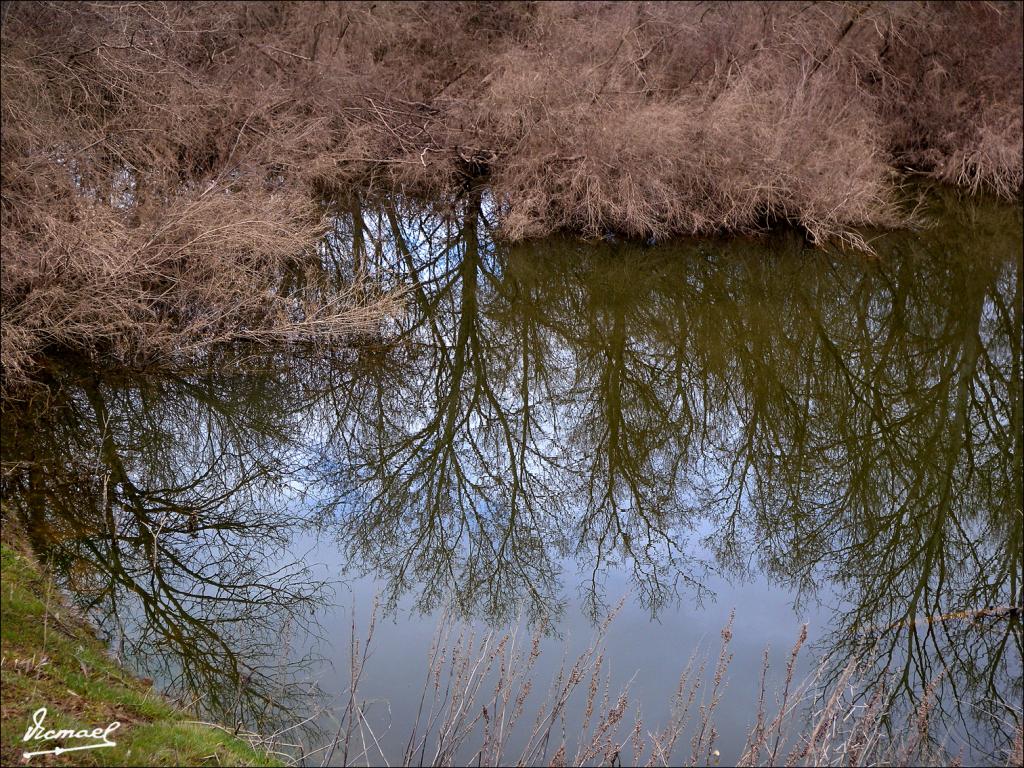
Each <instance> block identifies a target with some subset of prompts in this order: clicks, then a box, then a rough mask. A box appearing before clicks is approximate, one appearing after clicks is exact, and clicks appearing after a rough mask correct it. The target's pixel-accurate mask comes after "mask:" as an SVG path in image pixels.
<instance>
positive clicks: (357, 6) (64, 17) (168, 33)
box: [2, 2, 1022, 377]
mask: <svg viewBox="0 0 1024 768" xmlns="http://www.w3.org/2000/svg"><path fill="white" fill-rule="evenodd" d="M2 13H3V30H2V45H3V47H2V88H3V107H2V128H3V139H2V155H3V169H2V186H3V191H2V223H3V228H4V233H3V249H4V254H5V259H4V270H3V303H4V312H3V328H4V341H3V361H4V370H5V373H6V375H7V376H8V377H10V376H13V375H14V374H16V373H18V372H19V371H23V370H25V368H26V366H28V365H30V361H31V359H32V358H33V356H34V355H36V354H37V353H38V352H39V350H40V349H42V348H44V347H45V346H46V345H49V344H59V345H73V346H74V345H77V346H80V347H82V348H84V349H90V350H91V349H94V348H96V347H97V346H102V345H104V344H107V345H111V346H113V347H117V349H118V354H119V355H120V356H124V355H128V354H129V353H131V354H139V353H141V354H145V353H147V352H154V351H156V352H157V353H158V351H159V350H160V349H161V348H163V347H166V344H168V343H170V340H171V339H173V338H176V336H175V334H177V333H178V332H179V331H180V330H181V328H182V327H184V328H187V329H188V334H187V337H188V338H189V339H191V341H190V342H189V343H199V342H200V339H201V338H202V337H203V335H204V334H206V333H208V332H211V331H212V332H213V333H214V335H215V336H216V337H217V338H226V337H229V336H230V335H231V333H230V332H231V331H232V329H233V330H234V331H239V330H246V331H247V332H250V333H251V332H254V329H255V328H263V329H265V330H269V329H273V328H279V326H278V325H276V321H275V319H274V318H280V317H281V316H283V315H287V314H288V313H289V312H290V311H291V310H289V309H288V307H281V306H275V307H274V309H273V311H268V308H267V306H265V305H266V304H267V301H268V300H267V296H268V291H269V292H270V293H272V291H271V290H270V289H272V288H273V285H274V279H275V276H279V275H280V274H281V270H282V269H283V268H284V266H285V265H286V264H288V263H294V262H295V261H296V260H301V257H302V254H306V255H309V254H311V253H312V252H313V249H314V244H315V241H316V238H317V237H318V234H319V231H320V229H319V227H320V217H319V214H318V213H317V212H316V210H315V209H314V208H313V206H312V204H311V202H310V201H311V200H312V199H313V198H314V195H313V194H311V193H312V192H313V191H314V190H320V191H322V190H324V189H342V190H348V189H350V188H358V189H361V190H363V191H364V192H366V191H368V192H369V193H371V194H372V193H374V192H381V193H395V192H398V193H405V194H415V195H424V196H435V197H443V198H448V199H450V198H452V197H453V196H457V195H458V194H459V193H460V192H461V191H462V190H464V189H465V188H466V186H467V185H471V184H476V183H478V182H479V181H480V180H482V179H486V181H487V183H488V185H489V187H490V189H491V191H492V193H493V195H494V199H495V200H496V202H497V204H498V212H499V214H500V217H501V224H502V227H503V231H504V233H505V235H506V236H507V237H508V238H510V239H518V238H523V237H532V236H540V235H543V234H545V233H548V232H551V231H553V230H559V229H564V230H570V231H574V232H577V233H581V234H584V235H590V236H594V235H601V234H604V233H606V232H608V231H615V232H620V233H623V234H626V235H629V236H635V237H666V236H670V235H673V234H679V233H706V232H712V231H723V230H729V231H745V230H751V229H755V228H758V227H761V226H764V225H766V224H769V223H771V222H772V221H777V220H784V221H790V222H793V223H796V224H798V225H800V226H801V227H803V228H804V229H805V230H806V231H807V233H808V234H809V236H810V237H811V238H812V239H814V240H823V239H830V238H831V239H835V238H839V239H845V240H848V241H850V242H853V243H854V244H863V241H862V240H860V238H859V236H858V235H857V234H856V232H855V230H854V229H853V228H854V227H857V226H859V225H865V224H868V225H884V226H887V225H894V224H898V223H899V222H900V221H901V217H900V214H899V212H898V211H897V209H896V207H895V205H894V203H893V199H894V195H893V190H894V169H898V168H904V167H908V166H909V167H912V168H913V169H914V170H917V171H923V172H927V173H929V174H932V175H934V176H936V177H938V178H941V179H944V180H947V181H950V182H954V183H959V184H963V185H965V186H967V187H969V188H971V189H972V190H979V189H990V190H994V191H996V192H997V193H1000V194H1003V195H1006V196H1012V195H1016V194H1017V193H1018V192H1019V191H1020V188H1021V181H1022V161H1021V142H1022V138H1021V136H1022V128H1021V109H1022V101H1021V92H1022V58H1021V38H1022V33H1021V28H1022V26H1021V4H1020V3H1009V4H993V3H966V4H964V3H957V4H942V3H938V4H913V5H911V4H898V3H893V4H889V3H852V2H851V3H830V4H824V3H799V4H796V3H735V4H731V3H696V4H692V3H677V4H647V3H637V4H618V3H585V4H584V3H536V4H535V3H525V2H524V3H507V4H506V3H343V4H314V3H301V4H298V3H296V4H277V3H258V4H248V3H217V2H213V3H204V2H196V3H130V4H112V3H81V4H58V3H36V2H32V3H9V4H7V5H6V6H4V8H3V11H2ZM270 303H273V302H270ZM370 314H374V313H370ZM370 314H367V313H366V312H365V308H360V309H359V310H358V311H355V312H343V313H341V314H340V315H339V312H338V311H337V309H335V310H334V312H333V315H334V316H336V317H337V318H338V319H339V320H340V318H341V315H344V320H343V321H342V325H343V326H345V327H350V326H351V325H352V324H353V323H354V324H355V325H356V326H359V327H366V326H367V324H368V323H370V321H371V319H372V318H371V317H370ZM376 315H379V312H378V313H376ZM157 341H159V344H158V343H157ZM161 345H163V347H161Z"/></svg>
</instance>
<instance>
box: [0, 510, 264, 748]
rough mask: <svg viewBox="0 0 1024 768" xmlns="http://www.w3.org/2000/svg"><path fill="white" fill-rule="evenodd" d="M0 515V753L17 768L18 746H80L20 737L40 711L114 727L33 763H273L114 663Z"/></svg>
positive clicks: (61, 719) (64, 721)
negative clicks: (97, 742)
mask: <svg viewBox="0 0 1024 768" xmlns="http://www.w3.org/2000/svg"><path fill="white" fill-rule="evenodd" d="M11 531H12V528H11V525H9V524H8V521H6V520H5V521H4V536H5V539H4V543H3V545H2V546H3V551H2V558H3V559H2V566H3V590H2V597H0V600H2V605H3V623H2V627H3V630H2V641H3V652H2V658H3V667H2V669H3V677H2V680H3V708H2V709H0V713H2V717H0V731H2V738H0V757H2V761H3V764H4V765H20V764H23V763H24V762H25V761H24V760H23V759H22V753H23V752H24V751H25V750H26V749H29V750H44V751H45V750H48V749H53V748H55V747H73V746H80V745H81V744H83V743H86V742H81V741H73V740H62V741H52V740H51V741H45V742H43V741H36V742H32V743H31V744H26V743H25V742H24V741H23V740H22V737H23V736H24V734H25V731H26V729H27V727H28V726H29V725H30V724H31V722H32V715H33V713H34V712H35V711H36V710H38V709H39V707H46V708H47V713H46V716H45V723H46V724H47V726H48V727H49V728H52V729H61V728H71V729H76V730H81V729H88V730H92V729H93V728H96V727H100V728H105V727H106V726H107V725H108V724H110V723H112V722H113V721H119V722H120V723H121V725H120V727H119V728H117V729H116V730H115V731H114V732H112V734H111V736H110V738H111V739H112V740H114V741H115V742H116V744H117V746H116V747H111V748H108V749H93V750H82V751H79V752H77V753H74V754H72V755H64V756H52V755H43V756H37V757H34V758H32V764H39V765H54V764H58V763H59V764H63V765H279V764H280V763H279V762H278V761H277V760H275V759H274V758H272V757H271V756H269V755H268V754H266V753H263V752H258V751H256V750H254V749H253V748H252V747H250V745H249V744H247V743H246V742H244V741H243V740H242V739H240V738H238V737H236V736H233V735H232V734H230V733H228V732H225V731H223V730H219V729H217V728H215V727H211V726H209V725H204V724H200V723H196V722H192V721H191V718H190V716H189V715H188V714H187V713H185V712H183V711H181V710H179V709H176V708H174V707H173V706H171V705H170V704H169V703H168V701H167V700H166V699H165V698H164V697H163V696H161V695H159V694H158V693H156V692H155V691H154V690H153V689H152V681H144V680H141V679H139V678H137V677H135V676H133V675H132V674H131V673H130V672H128V671H126V670H124V669H122V668H121V667H119V666H118V665H117V664H115V663H114V662H113V661H112V660H111V658H110V657H109V655H108V654H107V652H106V649H105V648H104V646H103V644H102V643H101V642H100V641H99V640H98V639H97V638H96V637H95V635H94V634H93V631H92V630H91V628H90V627H89V625H88V624H87V623H86V622H85V621H84V620H82V619H81V618H80V617H79V616H78V614H76V612H75V611H73V610H70V609H69V608H68V606H67V604H66V602H65V601H64V598H63V597H62V595H61V593H60V591H59V590H58V589H56V588H55V587H54V585H53V584H52V582H49V581H48V576H47V575H46V573H45V572H44V569H42V568H41V567H40V566H39V564H38V563H37V562H36V560H35V557H34V556H33V555H32V553H31V552H30V551H29V550H28V549H27V548H26V547H25V546H24V545H23V544H21V543H19V542H18V540H17V539H16V538H14V537H13V536H12V534H11Z"/></svg>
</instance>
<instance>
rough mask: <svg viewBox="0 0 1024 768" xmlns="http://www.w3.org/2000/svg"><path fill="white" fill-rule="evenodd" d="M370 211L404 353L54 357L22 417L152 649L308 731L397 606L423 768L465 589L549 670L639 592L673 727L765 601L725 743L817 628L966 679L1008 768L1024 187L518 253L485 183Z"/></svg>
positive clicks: (362, 251)
mask: <svg viewBox="0 0 1024 768" xmlns="http://www.w3.org/2000/svg"><path fill="white" fill-rule="evenodd" d="M336 211H337V213H336V215H335V218H334V221H335V225H336V226H335V230H334V231H333V232H332V233H331V234H330V235H329V236H328V237H327V238H326V240H325V242H324V245H323V250H322V253H321V257H322V259H323V267H324V270H325V273H327V274H329V275H331V276H332V277H333V279H337V280H341V281H349V280H351V279H353V278H354V277H355V276H356V274H354V273H358V274H361V275H367V276H369V277H371V278H373V279H374V280H377V281H380V282H383V283H384V284H385V285H387V286H390V287H401V288H403V289H404V290H405V291H406V310H405V311H404V312H403V313H402V314H401V315H400V316H398V317H395V318H393V320H392V321H390V322H389V324H388V327H387V329H386V332H387V340H386V341H384V342H382V341H380V340H377V339H360V340H358V342H357V344H356V345H355V346H354V347H353V348H352V349H346V350H338V349H309V348H301V349H300V348H288V349H252V348H247V349H227V350H221V351H218V352H217V353H216V354H214V355H211V356H210V358H209V359H208V360H206V361H204V362H203V363H202V364H201V365H197V366H190V367H188V368H183V369H182V370H180V371H179V372H177V373H175V374H161V375H146V374H142V373H140V374H138V375H131V376H120V377H115V376H113V375H110V374H103V373H101V372H97V371H90V370H88V369H84V370H83V366H82V365H81V363H73V364H72V363H68V364H65V365H58V364H54V366H53V368H52V370H51V371H50V372H49V381H48V389H47V390H46V391H45V392H42V391H41V392H39V393H38V394H37V396H36V397H35V399H34V400H33V401H32V402H31V403H30V404H23V405H22V406H17V407H9V408H8V409H7V410H6V411H5V413H4V475H3V493H4V500H5V501H4V503H5V508H8V507H9V508H10V509H12V510H13V511H14V512H15V513H16V514H17V515H19V516H20V517H21V518H22V519H23V521H24V523H25V526H26V530H28V532H29V534H30V536H31V538H32V540H33V543H34V544H35V546H36V547H37V548H38V549H39V551H40V552H42V553H44V554H45V557H46V558H47V560H48V562H49V563H50V565H51V567H52V568H53V570H54V572H55V573H56V574H57V576H58V578H59V579H60V581H61V583H62V585H63V586H65V587H66V588H67V589H68V590H69V591H70V592H71V594H72V595H73V596H74V598H75V599H76V600H77V601H78V602H80V603H81V604H82V605H83V606H84V607H85V608H86V609H87V610H88V611H89V612H90V613H91V615H93V616H94V617H95V618H96V620H97V622H98V623H99V625H100V627H101V628H102V630H103V631H104V632H106V633H107V635H108V637H109V638H110V640H111V643H112V647H113V649H114V650H115V652H116V653H118V654H119V656H120V657H121V658H123V659H124V661H125V662H126V663H127V664H129V665H130V666H132V667H133V668H135V669H138V670H139V671H140V672H143V673H145V674H148V675H151V676H153V677H154V678H156V679H157V680H158V681H160V682H161V683H162V684H163V685H164V686H165V687H166V688H167V689H168V690H170V691H171V692H172V693H174V694H176V695H180V696H182V697H183V698H184V699H185V700H187V701H192V700H195V701H198V706H200V707H201V708H202V709H204V710H205V711H207V712H208V713H210V715H211V716H215V717H219V718H221V719H223V720H225V721H228V722H237V721H240V722H244V723H246V724H251V725H252V726H253V727H255V728H257V729H258V728H263V729H268V728H269V727H270V726H269V724H271V723H275V722H295V720H294V719H292V718H295V717H297V716H298V715H297V714H296V713H298V712H305V711H308V708H309V707H310V706H313V704H312V703H311V702H313V701H316V702H318V703H319V704H318V705H319V706H326V707H328V708H335V709H337V708H338V707H339V706H344V703H345V700H346V696H347V688H348V684H349V682H348V681H349V676H350V673H349V666H348V664H349V662H348V652H349V642H350V637H349V634H350V623H351V621H352V612H354V613H355V616H356V620H357V623H358V624H359V625H360V626H361V627H365V625H366V624H367V623H368V621H369V617H368V613H369V610H370V605H371V604H372V602H373V600H374V595H376V596H377V598H378V599H379V600H380V602H381V614H382V621H381V622H379V624H378V626H377V629H376V634H375V644H376V649H377V650H376V652H375V656H374V657H373V658H372V659H371V662H370V664H369V665H368V666H367V669H366V672H365V677H364V680H363V688H362V695H363V696H364V697H365V698H366V699H368V700H371V701H372V702H375V704H374V705H372V706H370V707H369V709H368V713H369V716H370V717H372V718H376V719H375V720H374V722H375V723H377V724H378V728H379V731H380V734H383V744H382V749H383V751H384V753H385V755H386V756H387V757H388V759H389V760H392V761H393V760H394V759H395V758H396V757H397V758H400V757H401V754H402V751H403V748H404V746H405V740H406V738H407V734H408V729H409V725H410V723H411V722H412V719H413V718H414V717H415V706H416V704H417V702H418V696H419V692H420V689H421V686H422V681H423V677H424V674H425V672H426V665H427V662H426V656H427V652H428V649H429V646H430V642H431V637H432V634H433V632H434V629H435V627H436V625H437V622H438V617H439V615H440V613H441V612H442V611H447V612H448V614H449V615H451V616H453V617H454V618H455V619H460V620H463V621H466V622H468V623H470V624H475V625H477V626H480V627H486V626H492V627H504V626H507V625H510V624H515V623H521V624H523V625H525V626H527V627H543V629H544V632H545V633H546V639H545V640H544V647H545V649H548V650H545V652H544V654H542V656H541V661H540V662H539V666H538V672H537V674H538V677H543V676H545V675H547V676H551V675H553V674H554V673H555V672H556V671H557V666H558V663H559V662H560V661H561V658H560V655H561V649H562V647H563V645H564V646H566V647H567V648H569V649H570V651H576V650H578V649H580V648H582V647H583V646H584V645H585V644H586V643H587V642H588V641H589V637H590V635H591V633H592V632H593V630H594V626H595V624H597V623H599V622H600V621H601V620H602V618H603V617H604V616H605V615H606V614H607V611H608V610H609V608H610V607H611V606H614V605H616V604H617V603H618V602H619V600H620V599H622V600H624V602H623V607H622V609H621V611H620V614H619V616H618V617H617V618H616V619H615V621H614V622H613V623H612V624H611V626H610V628H609V630H608V640H607V646H608V657H609V659H610V660H611V664H612V670H613V672H612V675H613V680H614V682H615V684H616V685H618V684H620V683H625V682H627V681H630V680H632V682H631V692H632V698H633V700H634V702H638V703H640V704H641V705H642V707H643V711H644V713H645V718H644V719H645V722H647V723H649V724H652V725H655V724H657V722H658V719H659V718H663V717H664V716H665V714H664V713H665V710H667V708H668V705H669V700H670V697H671V694H672V691H673V689H674V687H675V680H676V676H677V675H678V672H679V671H680V670H681V669H682V667H683V666H684V665H685V663H686V659H687V658H688V657H689V655H690V653H691V652H692V650H693V649H694V647H695V646H697V645H698V644H701V643H703V644H704V645H705V646H708V647H710V648H712V650H713V649H714V647H715V644H716V643H717V642H718V633H719V630H720V629H721V628H722V627H723V626H724V625H725V624H726V622H727V621H728V620H729V614H730V612H731V611H732V610H733V609H735V623H734V626H733V632H734V642H733V646H732V650H733V651H734V653H735V660H734V662H733V666H732V668H731V671H730V686H729V688H728V689H727V691H726V694H725V700H724V702H723V705H722V707H721V709H720V714H719V720H718V726H719V731H720V737H719V745H720V748H721V751H722V760H723V761H724V762H726V763H728V762H729V761H731V760H735V759H736V757H737V756H738V754H739V751H740V750H741V748H742V746H743V742H744V739H745V737H746V734H747V732H748V731H749V728H750V726H751V724H752V723H753V721H754V717H755V714H756V705H757V704H756V698H757V695H758V687H759V675H760V668H761V651H762V650H763V649H764V648H765V647H766V646H770V652H769V658H770V661H771V665H772V666H771V670H770V674H769V687H770V689H771V690H774V688H775V687H776V686H777V685H778V684H779V682H780V680H781V677H782V674H783V670H782V667H783V665H784V663H785V659H786V654H787V651H788V648H789V647H790V646H791V645H792V643H793V642H794V641H795V639H796V637H797V635H798V633H799V631H800V627H801V625H802V624H803V623H805V622H806V623H808V624H809V627H810V640H811V643H812V645H813V648H814V650H813V653H812V654H810V655H809V656H808V657H807V659H806V661H805V662H804V666H803V667H802V668H801V669H802V670H803V671H807V670H809V669H811V668H812V667H814V665H816V664H817V663H819V662H821V660H823V659H824V660H825V661H824V662H822V663H825V664H826V667H827V668H826V669H825V670H824V671H823V677H822V680H823V684H826V685H827V681H828V679H830V678H829V676H830V675H833V674H836V671H837V670H841V669H842V668H843V667H844V666H845V664H847V663H848V661H849V660H850V659H857V660H858V661H859V662H860V664H861V665H862V669H863V670H864V682H863V688H862V689H861V690H860V693H859V695H861V696H863V697H864V700H868V699H870V697H871V696H872V695H873V693H874V692H876V691H879V690H884V695H885V696H886V697H887V699H888V700H891V701H892V703H893V707H894V711H897V710H899V709H900V707H913V706H915V705H916V704H917V703H919V702H920V700H921V696H922V692H923V691H924V690H925V689H926V688H928V687H929V686H932V687H933V688H934V689H936V691H937V694H936V695H937V699H938V705H937V712H938V720H939V721H940V722H941V723H942V724H943V725H942V729H941V730H940V733H941V738H943V739H945V740H946V741H947V744H948V745H949V747H950V748H951V750H952V751H953V752H957V751H961V750H962V751H963V752H964V754H965V755H969V756H972V757H974V758H978V759H982V758H989V759H995V760H999V759H1001V752H1000V750H1002V749H1004V748H1005V747H1006V744H1007V743H1008V739H1010V738H1012V732H1013V730H1014V728H1015V727H1019V726H1020V723H1021V708H1020V701H1021V695H1022V675H1021V647H1022V630H1021V619H1020V613H1019V606H1020V605H1021V601H1022V597H1021V557H1022V555H1021V551H1022V512H1021V510H1022V506H1024V505H1022V489H1021V461H1022V459H1021V456H1022V453H1021V425H1022V392H1021V386H1022V385H1021V317H1022V315H1021V303H1022V287H1021V286H1022V276H1021V262H1020V259H1021V247H1022V246H1021V229H1022V228H1021V215H1020V211H1019V209H1017V208H1014V207H1007V206H1000V205H995V204H989V203H977V204H976V203H971V204H964V203H958V202H956V201H953V200H950V199H946V200H941V199H935V200H933V202H932V204H931V209H930V211H929V216H930V218H931V221H932V222H933V223H934V225H933V226H931V227H929V228H927V229H924V230H922V231H919V232H904V233H895V234H887V235H879V236H878V237H876V238H875V239H874V240H873V245H874V247H875V249H876V251H877V255H876V256H873V257H866V256H864V255H863V254H853V253H842V252H829V251H823V250H820V249H812V248H810V247H808V246H807V245H806V244H805V243H804V241H803V240H802V239H801V238H800V237H799V236H797V235H795V234H786V233H783V234H779V235H776V236H772V237H763V238H756V239H755V238H751V239H745V238H734V239H731V240H706V241H689V242H679V243H673V244H667V245H661V246H651V247H646V246H643V247H642V246H636V245H628V244H623V243H617V242H612V241H603V242H598V243H580V242H578V241H575V240H570V239H562V240H560V239H554V240H546V241H542V242H537V243H530V244H526V245H520V246H516V247H507V246H504V245H502V244H501V243H500V241H497V240H496V239H495V238H494V237H493V236H492V230H491V224H490V217H489V216H488V214H487V213H486V211H484V212H481V210H480V209H479V208H478V207H476V206H474V205H467V206H465V207H464V209H462V210H459V211H455V212H450V213H449V214H448V215H439V214H437V213H436V212H430V211H423V210H420V209H417V208H416V206H414V205H412V204H411V203H408V202H405V203H401V204H397V205H388V206H382V207H379V208H373V207H369V206H366V207H364V208H363V209H359V208H358V207H354V206H352V205H350V204H347V203H346V205H344V206H339V207H338V208H337V209H336ZM1014 607H1018V608H1017V610H1016V612H1014V611H1013V610H1010V609H1013V608H1014ZM983 609H995V610H994V611H992V612H991V613H989V614H987V615H979V614H978V612H979V611H981V610H983ZM868 640H870V642H868ZM771 690H770V691H769V693H771ZM385 702H386V704H385ZM646 713H649V714H646ZM571 716H572V717H578V716H579V713H574V714H572V715H571ZM320 720H321V721H322V722H323V723H328V722H329V720H330V718H329V717H327V716H324V717H322V718H320ZM309 746H312V742H309V743H307V747H309ZM337 759H338V758H337V756H336V757H335V760H337ZM312 762H314V763H316V762H317V761H316V760H314V761H312Z"/></svg>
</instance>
